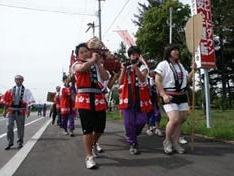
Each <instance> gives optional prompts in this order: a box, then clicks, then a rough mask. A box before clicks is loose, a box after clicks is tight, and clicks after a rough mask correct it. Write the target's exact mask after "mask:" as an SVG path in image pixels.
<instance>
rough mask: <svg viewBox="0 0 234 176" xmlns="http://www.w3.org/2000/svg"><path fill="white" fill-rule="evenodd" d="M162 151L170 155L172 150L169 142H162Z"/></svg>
mask: <svg viewBox="0 0 234 176" xmlns="http://www.w3.org/2000/svg"><path fill="white" fill-rule="evenodd" d="M163 149H164V152H165V153H166V154H172V152H173V150H172V143H171V141H168V140H164V141H163Z"/></svg>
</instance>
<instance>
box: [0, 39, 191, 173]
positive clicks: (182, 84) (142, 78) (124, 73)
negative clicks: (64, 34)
mask: <svg viewBox="0 0 234 176" xmlns="http://www.w3.org/2000/svg"><path fill="white" fill-rule="evenodd" d="M127 54H128V57H129V60H128V62H123V63H121V69H120V71H119V72H118V73H112V74H110V72H108V71H107V69H106V68H105V67H104V64H103V63H104V58H103V55H102V54H100V53H99V52H98V51H94V50H91V49H90V48H89V47H88V45H87V44H86V43H81V44H79V45H77V46H76V50H75V56H76V58H75V60H74V63H72V64H71V65H70V72H69V74H68V75H63V85H62V86H57V87H56V95H55V98H54V102H53V104H52V106H51V113H50V116H51V117H52V124H53V125H54V124H55V123H56V124H57V125H58V126H59V127H60V128H62V129H63V132H64V134H65V135H70V136H71V137H73V136H74V129H75V125H74V121H75V119H76V117H79V119H80V123H81V127H82V132H83V144H84V150H85V151H84V152H85V166H86V168H88V169H93V168H96V167H97V164H96V162H95V157H97V156H98V152H103V149H102V148H101V146H100V144H99V140H100V138H101V136H102V134H103V133H104V130H105V127H106V111H107V110H108V100H109V98H108V97H107V95H108V91H110V90H111V89H112V87H113V85H114V84H115V83H116V82H118V84H119V105H118V109H119V110H120V111H121V114H122V116H123V118H124V127H125V135H126V139H127V143H128V144H129V153H130V154H131V155H137V154H140V148H139V146H140V144H139V142H138V136H139V135H140V134H141V132H142V129H143V128H144V127H145V126H146V127H147V130H146V134H147V135H149V136H151V135H152V134H156V135H158V136H163V133H162V131H161V129H160V120H161V113H160V109H162V108H160V105H159V103H158V102H159V100H160V99H161V100H162V104H163V109H164V111H165V113H166V114H167V117H168V122H167V125H166V129H165V140H164V141H163V149H164V152H165V153H166V154H172V153H173V152H177V153H179V154H183V153H184V152H185V149H184V148H183V147H182V146H181V145H180V142H179V139H180V131H181V126H182V124H183V122H184V121H185V120H186V118H187V113H188V110H189V105H188V97H187V88H188V84H189V82H190V81H191V78H192V74H193V73H192V72H190V73H188V72H187V71H186V70H185V68H184V66H183V65H182V64H181V62H180V60H179V57H180V54H179V48H178V47H177V46H176V45H169V46H167V47H166V48H165V54H164V60H163V61H161V62H160V63H159V64H158V65H157V67H156V68H153V69H152V68H151V69H149V67H148V65H147V63H146V62H145V60H144V58H143V57H142V55H141V51H140V49H139V48H138V47H136V46H131V47H130V48H129V49H128V52H127ZM191 67H195V64H192V65H191ZM193 70H194V69H193ZM15 81H16V86H14V87H13V88H12V89H10V90H9V91H7V93H6V94H5V95H4V96H3V100H4V101H3V102H4V104H5V111H4V116H7V117H8V120H9V123H8V132H7V138H8V145H7V147H6V150H9V149H10V148H11V146H12V145H13V143H14V141H13V140H14V137H13V136H14V135H13V134H14V133H13V127H14V120H16V123H17V127H18V137H19V139H18V143H19V148H21V147H22V144H23V133H24V129H23V127H24V120H25V119H24V117H25V113H26V110H27V107H28V105H30V103H31V102H32V101H34V100H33V98H32V96H31V93H30V91H29V90H27V89H25V88H24V87H23V86H22V81H23V78H22V76H19V75H18V76H16V77H15ZM18 87H20V89H19V88H18ZM111 101H112V103H113V102H114V101H113V100H111ZM109 110H112V109H111V108H109ZM56 118H57V120H56Z"/></svg>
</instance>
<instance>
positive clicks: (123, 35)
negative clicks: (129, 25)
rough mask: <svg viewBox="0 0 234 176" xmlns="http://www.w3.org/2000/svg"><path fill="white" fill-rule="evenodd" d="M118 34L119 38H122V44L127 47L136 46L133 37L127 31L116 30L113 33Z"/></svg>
mask: <svg viewBox="0 0 234 176" xmlns="http://www.w3.org/2000/svg"><path fill="white" fill-rule="evenodd" d="M115 32H117V33H118V34H119V36H120V37H121V38H122V40H123V42H124V43H125V44H126V45H127V46H128V47H130V46H133V45H136V42H135V40H134V39H133V37H132V36H131V35H130V34H129V33H128V31H127V30H117V31H115Z"/></svg>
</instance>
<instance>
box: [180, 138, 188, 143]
mask: <svg viewBox="0 0 234 176" xmlns="http://www.w3.org/2000/svg"><path fill="white" fill-rule="evenodd" d="M179 143H180V144H187V143H188V141H187V140H185V139H184V137H180V138H179Z"/></svg>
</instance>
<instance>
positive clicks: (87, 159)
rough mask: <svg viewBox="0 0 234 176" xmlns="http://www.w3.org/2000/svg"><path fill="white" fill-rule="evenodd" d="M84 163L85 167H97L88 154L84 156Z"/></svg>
mask: <svg viewBox="0 0 234 176" xmlns="http://www.w3.org/2000/svg"><path fill="white" fill-rule="evenodd" d="M85 165H86V168H87V169H95V168H97V165H96V163H95V161H94V160H93V157H92V156H89V157H87V158H86V160H85Z"/></svg>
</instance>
